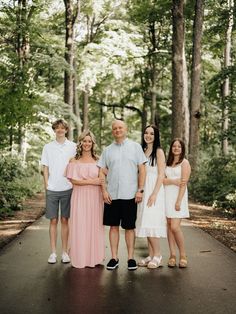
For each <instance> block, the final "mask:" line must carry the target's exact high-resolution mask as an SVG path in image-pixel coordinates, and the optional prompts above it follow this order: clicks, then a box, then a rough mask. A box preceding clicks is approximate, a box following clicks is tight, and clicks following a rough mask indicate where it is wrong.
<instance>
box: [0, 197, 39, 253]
mask: <svg viewBox="0 0 236 314" xmlns="http://www.w3.org/2000/svg"><path fill="white" fill-rule="evenodd" d="M44 212H45V199H44V193H38V194H36V195H35V196H34V197H32V198H31V199H27V200H26V201H25V202H24V203H23V210H18V211H14V212H12V214H11V215H10V216H7V217H4V218H1V219H0V249H1V248H3V247H4V246H5V245H6V244H7V243H9V242H10V241H11V240H13V239H14V238H15V237H17V236H18V235H19V234H20V233H21V232H22V231H23V230H24V229H25V228H26V227H28V226H29V225H30V224H32V223H33V222H34V221H35V220H37V219H38V218H39V217H41V216H42V215H43V214H44Z"/></svg>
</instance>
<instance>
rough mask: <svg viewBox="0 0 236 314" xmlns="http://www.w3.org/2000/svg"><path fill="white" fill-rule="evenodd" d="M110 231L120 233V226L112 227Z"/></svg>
mask: <svg viewBox="0 0 236 314" xmlns="http://www.w3.org/2000/svg"><path fill="white" fill-rule="evenodd" d="M110 231H111V232H119V226H111V227H110Z"/></svg>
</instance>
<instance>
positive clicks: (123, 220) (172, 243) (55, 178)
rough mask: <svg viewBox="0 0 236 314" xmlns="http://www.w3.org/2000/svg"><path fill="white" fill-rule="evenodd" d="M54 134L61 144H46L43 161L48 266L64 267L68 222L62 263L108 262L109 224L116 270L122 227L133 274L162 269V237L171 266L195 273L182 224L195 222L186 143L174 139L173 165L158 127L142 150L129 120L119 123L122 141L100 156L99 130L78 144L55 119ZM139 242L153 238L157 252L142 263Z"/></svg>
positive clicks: (151, 246)
mask: <svg viewBox="0 0 236 314" xmlns="http://www.w3.org/2000/svg"><path fill="white" fill-rule="evenodd" d="M52 129H53V130H54V132H55V140H54V141H52V142H50V143H48V144H46V145H45V146H44V148H43V152H42V158H41V164H42V166H43V177H44V184H45V190H46V217H47V218H48V219H50V226H49V235H50V247H51V254H50V256H49V258H48V263H50V264H54V263H56V262H57V253H56V243H57V226H58V220H59V218H60V221H61V240H62V256H61V261H62V263H69V262H71V264H72V266H73V267H76V268H84V267H95V266H96V265H100V264H102V263H103V262H104V260H105V234H104V226H109V227H110V228H109V241H110V250H111V259H110V260H109V262H108V263H107V265H106V268H107V269H108V270H114V269H116V268H117V267H118V266H119V256H118V246H119V239H120V227H121V228H122V229H124V230H125V241H126V246H127V253H128V256H127V261H128V262H127V267H128V270H136V269H137V268H138V266H140V267H141V266H144V267H147V268H150V269H155V268H158V267H159V266H161V265H162V256H161V249H160V243H159V239H160V238H166V237H167V238H168V243H169V249H170V257H169V260H168V266H169V267H175V266H177V265H178V266H179V267H181V268H185V267H187V258H186V252H185V246H184V236H183V232H182V230H181V220H182V219H183V218H187V217H189V210H188V194H187V182H188V180H189V177H190V172H191V168H190V165H189V162H188V160H187V159H186V158H185V145H184V142H183V141H182V140H181V139H179V138H176V139H174V140H173V141H172V143H171V145H170V149H169V154H168V157H167V160H166V159H165V154H164V152H163V150H162V148H161V145H160V135H159V130H158V128H157V127H156V126H155V125H149V126H147V127H146V128H145V130H144V134H143V143H142V146H141V145H140V144H138V143H136V142H134V141H132V140H130V139H128V138H127V126H126V124H125V123H124V122H123V121H122V120H114V121H113V122H112V125H111V129H112V135H113V137H114V142H113V143H111V144H110V145H109V146H107V147H106V148H105V149H104V150H103V152H102V154H101V156H100V157H98V156H97V154H96V142H95V137H94V135H93V134H92V132H91V131H89V130H87V131H84V132H83V133H82V134H81V135H80V136H79V139H78V144H77V145H76V144H75V143H73V142H71V141H69V140H68V139H67V137H66V134H67V132H68V125H67V123H66V122H65V121H64V120H62V119H60V120H57V121H55V122H54V123H53V124H52ZM59 213H60V216H59ZM136 237H142V238H143V237H145V238H147V245H148V253H149V254H148V256H147V257H146V258H143V259H142V258H141V259H140V260H139V261H138V263H137V262H136V260H135V258H134V246H135V238H136ZM177 249H178V251H179V252H178V257H179V260H178V263H177V259H176V257H177V255H176V250H177Z"/></svg>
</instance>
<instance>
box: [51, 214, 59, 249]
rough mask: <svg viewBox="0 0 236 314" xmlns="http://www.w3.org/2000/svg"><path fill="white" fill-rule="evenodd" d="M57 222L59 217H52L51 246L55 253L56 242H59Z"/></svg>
mask: <svg viewBox="0 0 236 314" xmlns="http://www.w3.org/2000/svg"><path fill="white" fill-rule="evenodd" d="M57 223H58V219H57V218H53V219H50V226H49V237H50V246H51V251H52V252H54V253H56V244H57Z"/></svg>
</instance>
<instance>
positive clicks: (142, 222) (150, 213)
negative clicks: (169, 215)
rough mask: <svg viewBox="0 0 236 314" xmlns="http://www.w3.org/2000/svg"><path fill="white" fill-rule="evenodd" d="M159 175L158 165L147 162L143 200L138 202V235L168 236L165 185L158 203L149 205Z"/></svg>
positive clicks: (159, 195) (158, 196) (159, 194)
mask: <svg viewBox="0 0 236 314" xmlns="http://www.w3.org/2000/svg"><path fill="white" fill-rule="evenodd" d="M157 177H158V172H157V166H154V167H152V166H150V165H148V164H146V180H145V186H144V193H143V200H142V202H141V203H139V204H138V210H137V220H136V236H137V237H157V238H160V237H162V238H166V236H167V234H166V215H165V195H164V187H163V185H162V186H161V187H160V190H159V192H158V194H157V198H156V203H155V205H152V206H151V207H147V202H148V198H149V196H150V195H151V194H152V192H153V190H154V187H155V184H156V180H157Z"/></svg>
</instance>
